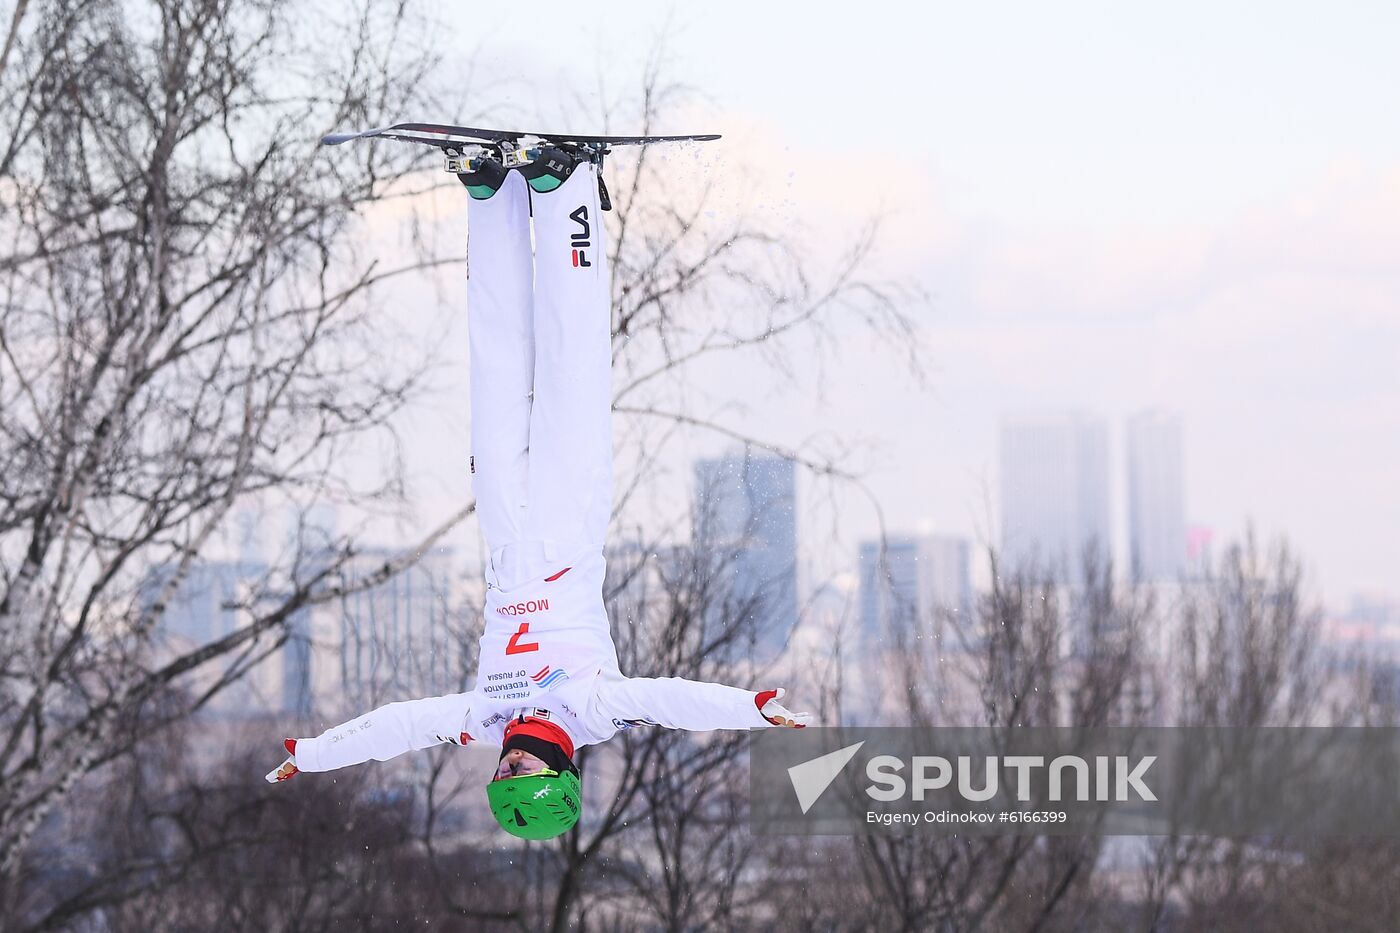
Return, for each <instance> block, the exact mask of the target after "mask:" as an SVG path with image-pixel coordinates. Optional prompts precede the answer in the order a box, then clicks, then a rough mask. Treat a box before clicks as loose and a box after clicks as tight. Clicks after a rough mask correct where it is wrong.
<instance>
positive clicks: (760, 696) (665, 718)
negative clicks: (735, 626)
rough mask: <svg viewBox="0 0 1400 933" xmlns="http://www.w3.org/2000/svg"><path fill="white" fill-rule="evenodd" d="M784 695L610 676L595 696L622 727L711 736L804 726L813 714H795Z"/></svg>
mask: <svg viewBox="0 0 1400 933" xmlns="http://www.w3.org/2000/svg"><path fill="white" fill-rule="evenodd" d="M783 694H784V691H783V690H781V689H779V690H764V691H761V692H757V691H753V690H743V689H740V688H739V687H728V686H725V685H724V684H711V683H703V682H701V681H695V680H685V679H684V678H681V677H623V678H614V677H607V678H604V679H603V680H601V681H600V682H599V686H598V692H597V693H596V694H595V696H594V703H595V704H596V707H597V711H598V712H599V713H600V714H601V715H602V716H603V717H604V718H606V719H610V720H612V721H613V723H614V724H615V725H617V726H619V727H621V726H623V725H657V726H664V727H666V728H668V729H688V730H691V731H693V732H707V731H709V730H711V729H763V728H767V727H768V726H793V727H796V728H801V727H803V726H805V725H807V723H808V722H810V721H811V719H812V716H811V714H810V713H792V712H789V711H788V710H787V709H786V708H785V707H784V706H783V705H782V703H781V702H779V701H781V700H782V698H783Z"/></svg>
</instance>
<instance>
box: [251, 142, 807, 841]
mask: <svg viewBox="0 0 1400 933" xmlns="http://www.w3.org/2000/svg"><path fill="white" fill-rule="evenodd" d="M600 162H601V154H600V153H598V152H596V151H590V150H588V149H587V148H580V147H571V146H549V147H546V148H544V149H542V150H541V151H540V152H539V154H538V157H536V158H534V159H533V160H532V161H528V162H525V163H524V164H516V165H512V166H510V167H507V165H506V164H503V162H502V161H500V160H498V159H495V158H491V157H485V158H480V159H475V160H472V161H471V162H470V165H469V166H463V167H466V168H469V169H470V170H469V171H466V172H463V173H461V174H459V176H458V177H459V178H460V179H461V181H462V183H463V185H465V186H466V188H467V192H468V194H469V195H470V197H471V200H470V202H469V203H470V207H469V210H468V222H469V230H470V238H469V240H468V244H467V257H468V263H469V267H470V276H469V278H468V281H467V320H468V327H469V333H470V337H469V341H470V357H471V386H470V390H471V422H472V427H471V431H472V437H471V444H472V454H473V456H472V485H473V490H474V492H475V494H476V503H477V505H476V513H477V515H478V517H479V519H480V522H481V529H482V533H483V534H484V536H485V538H486V544H487V548H488V551H489V553H490V559H489V561H488V563H487V566H486V569H485V575H486V584H487V589H486V605H485V615H486V624H485V628H484V630H483V632H482V634H481V639H480V641H479V642H478V659H477V671H476V686H475V689H473V690H471V691H468V692H466V693H458V694H453V695H450V696H441V697H431V698H427V699H420V700H409V701H406V702H400V703H391V704H389V705H387V706H382V707H380V708H379V709H376V710H374V711H373V712H371V713H368V714H366V715H363V716H360V717H358V718H356V719H352V720H350V721H349V722H346V723H344V724H342V725H339V726H336V727H334V728H332V729H328V730H327V731H325V732H323V733H322V734H321V735H319V736H317V737H315V738H302V739H287V740H286V741H285V742H284V745H285V747H286V749H287V752H288V757H287V759H286V761H285V762H283V763H282V765H281V766H279V767H278V768H276V769H275V770H273V771H272V772H270V773H269V774H268V775H267V779H268V781H270V782H275V781H285V780H288V779H289V778H291V777H293V776H295V775H296V774H298V773H299V772H303V771H305V772H316V771H332V770H335V769H337V768H344V767H347V766H349V765H355V764H360V763H362V762H365V761H369V760H371V759H373V760H376V761H387V760H388V759H390V758H394V757H395V756H397V755H401V754H403V753H404V752H407V751H410V750H414V749H423V748H429V747H431V746H435V745H440V744H443V743H451V744H454V745H466V744H467V743H468V742H472V741H480V742H487V743H489V744H493V745H499V746H500V747H501V756H500V761H499V764H498V765H497V767H496V770H495V772H494V773H493V774H492V777H491V780H490V782H489V783H488V784H487V785H486V797H487V800H488V802H489V804H490V807H491V812H492V814H493V815H494V816H495V817H496V820H497V821H498V822H499V823H500V824H501V826H502V827H503V828H504V829H505V830H506V831H507V832H509V833H512V834H514V835H516V836H519V837H522V838H525V839H548V838H551V837H553V836H557V835H559V834H561V833H564V832H567V831H568V830H569V829H570V828H571V827H572V826H573V825H574V824H575V823H577V822H578V819H579V816H580V813H581V812H582V797H581V793H580V783H579V781H580V774H579V769H578V767H577V766H576V765H575V764H574V754H575V751H576V750H577V749H578V748H580V747H582V746H585V745H593V744H597V743H599V742H604V741H606V740H607V739H610V738H612V737H613V736H614V735H616V734H617V732H618V731H619V730H622V729H627V728H632V727H635V726H660V727H664V728H669V729H689V730H694V731H707V730H711V729H755V728H765V727H769V726H788V727H795V728H801V727H803V726H805V725H806V724H807V723H808V722H809V721H810V719H811V716H810V714H806V713H792V712H790V711H789V710H787V709H786V708H785V707H784V706H783V704H782V702H781V701H782V699H783V693H784V692H783V691H782V690H781V689H777V690H764V691H761V692H756V691H752V690H743V689H740V688H738V687H730V686H725V685H723V684H712V683H700V682H696V681H691V680H684V679H682V678H679V677H661V678H643V677H627V676H625V675H623V673H622V672H621V670H620V669H619V667H618V660H617V649H616V647H615V646H614V645H613V640H612V636H611V634H610V633H609V630H608V617H607V613H606V609H605V608H604V604H603V572H604V558H603V541H604V536H605V533H606V530H607V526H608V521H609V517H610V514H611V511H612V435H611V409H612V392H611V366H612V343H611V313H610V303H609V289H610V286H609V279H608V259H607V251H606V248H605V242H604V231H603V223H602V217H601V215H600V206H603V207H605V206H606V193H605V191H604V189H603V188H602V187H601V185H600V181H599V175H598V172H599V168H600V165H599V163H600ZM600 195H601V199H600ZM600 200H601V203H600ZM532 208H533V217H534V244H535V245H534V250H533V255H532V250H531V236H530V224H531V214H532Z"/></svg>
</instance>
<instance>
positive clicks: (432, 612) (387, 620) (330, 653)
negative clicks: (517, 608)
mask: <svg viewBox="0 0 1400 933" xmlns="http://www.w3.org/2000/svg"><path fill="white" fill-rule="evenodd" d="M401 554H402V552H401V551H398V550H391V549H368V550H365V551H362V552H361V553H359V554H357V555H356V556H355V558H354V559H353V560H352V561H351V562H350V563H349V564H348V565H347V567H346V568H345V570H344V571H343V573H344V575H345V577H346V578H347V582H349V584H350V588H351V590H352V591H351V592H350V593H348V594H347V595H346V596H345V597H343V598H342V599H340V600H336V601H334V602H331V603H327V604H325V605H324V606H322V607H318V609H317V610H316V611H315V612H314V613H313V617H312V618H311V619H310V620H308V624H307V626H306V629H305V634H306V638H307V640H308V641H309V643H310V651H309V658H308V660H309V665H310V670H309V671H308V672H307V673H306V674H305V675H304V676H305V677H306V681H307V688H308V691H309V692H310V693H312V694H314V697H315V706H316V707H317V709H318V711H320V712H331V711H337V712H339V711H353V710H355V709H370V708H373V707H374V706H377V705H379V704H381V703H384V702H388V701H390V700H393V699H396V698H403V697H414V696H425V695H432V694H442V693H453V692H457V691H460V690H463V689H465V684H464V683H463V667H462V659H461V650H460V644H461V638H460V636H461V635H462V632H460V631H454V628H453V624H452V623H453V621H454V620H455V618H456V617H455V616H453V613H454V612H455V611H456V609H455V604H456V600H455V599H454V598H453V592H452V582H453V578H452V569H451V551H450V550H448V549H443V548H437V549H434V550H432V551H430V552H428V553H426V554H424V555H423V556H421V557H420V558H419V559H418V560H417V561H416V562H415V563H414V564H413V566H411V567H408V568H407V569H405V570H402V571H400V572H399V573H397V574H395V575H394V576H392V577H390V578H389V579H388V580H386V581H384V582H383V583H380V584H378V585H377V586H372V587H368V588H365V589H356V588H355V583H356V581H361V580H365V579H366V578H368V577H370V576H372V575H373V574H375V573H376V572H377V571H378V570H380V569H381V568H382V567H383V566H384V564H385V563H386V562H387V561H389V560H391V559H394V558H397V557H399V556H401ZM295 634H296V632H295V631H294V636H295Z"/></svg>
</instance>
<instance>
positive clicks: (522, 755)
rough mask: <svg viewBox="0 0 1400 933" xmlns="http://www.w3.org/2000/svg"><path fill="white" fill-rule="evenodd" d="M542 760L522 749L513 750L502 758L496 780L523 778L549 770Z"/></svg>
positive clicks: (497, 768) (497, 769)
mask: <svg viewBox="0 0 1400 933" xmlns="http://www.w3.org/2000/svg"><path fill="white" fill-rule="evenodd" d="M547 767H548V765H546V764H545V763H544V762H543V761H542V760H540V759H539V758H537V757H535V756H534V755H531V754H530V753H529V752H527V751H525V750H524V749H520V748H512V749H511V750H510V751H508V752H506V753H505V754H504V755H502V756H501V763H500V765H498V766H497V767H496V777H495V778H494V780H497V781H499V780H501V779H502V778H513V777H523V776H524V775H526V774H535V773H536V772H539V771H543V770H544V769H545V768H547Z"/></svg>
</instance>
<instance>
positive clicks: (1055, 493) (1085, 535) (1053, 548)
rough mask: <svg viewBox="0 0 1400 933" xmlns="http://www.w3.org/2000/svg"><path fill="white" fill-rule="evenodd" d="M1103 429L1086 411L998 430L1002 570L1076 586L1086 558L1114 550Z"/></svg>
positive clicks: (1023, 419)
mask: <svg viewBox="0 0 1400 933" xmlns="http://www.w3.org/2000/svg"><path fill="white" fill-rule="evenodd" d="M1108 503H1109V486H1108V428H1107V425H1106V424H1105V423H1104V420H1103V419H1102V418H1099V417H1097V416H1094V415H1088V414H1084V413H1069V414H1061V415H1028V416H1019V417H1014V418H1007V419H1004V420H1003V421H1002V425H1001V549H1002V560H1003V563H1004V565H1005V566H1006V568H1007V569H1008V570H1012V571H1015V570H1025V571H1030V572H1035V573H1039V574H1043V575H1046V576H1048V577H1049V578H1050V579H1052V580H1056V581H1058V582H1064V583H1073V582H1078V581H1081V580H1082V578H1083V569H1084V560H1085V558H1086V556H1088V555H1090V554H1094V555H1096V556H1097V557H1098V558H1099V559H1100V560H1102V561H1106V560H1107V558H1108V555H1109V554H1111V553H1112V537H1111V531H1110V519H1109V505H1108Z"/></svg>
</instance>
